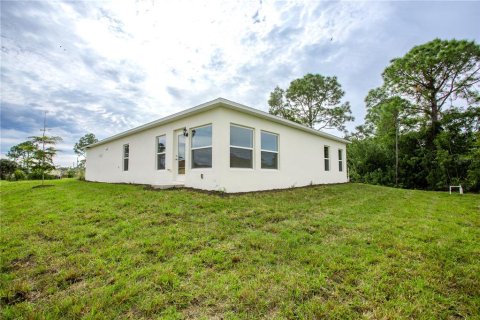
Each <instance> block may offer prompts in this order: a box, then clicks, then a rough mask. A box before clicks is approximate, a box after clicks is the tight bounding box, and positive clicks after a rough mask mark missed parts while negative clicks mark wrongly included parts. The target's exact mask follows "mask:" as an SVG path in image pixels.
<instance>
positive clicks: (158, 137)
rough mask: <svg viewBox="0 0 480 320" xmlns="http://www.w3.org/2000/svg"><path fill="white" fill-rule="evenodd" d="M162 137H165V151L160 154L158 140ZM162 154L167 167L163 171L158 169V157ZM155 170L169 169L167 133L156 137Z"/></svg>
mask: <svg viewBox="0 0 480 320" xmlns="http://www.w3.org/2000/svg"><path fill="white" fill-rule="evenodd" d="M161 137H165V146H164V147H165V149H164V150H163V152H158V140H159V139H160V138H161ZM162 154H163V155H165V167H164V168H163V169H161V168H158V156H159V155H162ZM155 168H156V170H157V171H160V170H166V169H167V135H166V134H165V133H164V134H161V135H159V136H156V137H155Z"/></svg>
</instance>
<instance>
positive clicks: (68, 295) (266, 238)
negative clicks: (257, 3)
mask: <svg viewBox="0 0 480 320" xmlns="http://www.w3.org/2000/svg"><path fill="white" fill-rule="evenodd" d="M48 183H53V184H54V186H53V187H49V188H36V189H32V186H34V185H37V184H38V182H2V183H1V242H0V249H1V264H0V267H1V284H0V297H1V311H0V312H1V316H0V317H1V318H3V319H13V318H80V317H84V318H96V319H97V318H104V319H113V318H132V319H141V318H145V319H150V318H162V317H164V318H171V319H174V318H175V319H177V318H178V319H184V318H187V319H188V318H217V319H221V318H225V319H237V318H240V319H246V318H250V319H253V318H290V319H292V318H298V319H314V318H335V319H345V318H352V319H353V318H366V319H396V318H416V319H456V318H477V319H478V318H480V311H479V310H480V196H479V195H470V194H467V195H464V196H460V195H458V194H455V195H449V194H448V193H440V192H424V191H412V190H398V189H392V188H386V187H379V186H370V185H361V184H345V185H333V186H318V187H311V188H303V189H293V190H286V191H280V192H265V193H256V194H246V195H235V196H226V197H222V196H220V195H209V194H205V193H199V192H195V191H190V190H165V191H149V190H144V188H143V187H142V186H132V185H109V184H102V183H88V182H79V181H75V180H62V181H54V182H50V181H49V182H48Z"/></svg>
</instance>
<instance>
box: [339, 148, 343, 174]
mask: <svg viewBox="0 0 480 320" xmlns="http://www.w3.org/2000/svg"><path fill="white" fill-rule="evenodd" d="M338 171H340V172H342V171H343V150H342V149H338Z"/></svg>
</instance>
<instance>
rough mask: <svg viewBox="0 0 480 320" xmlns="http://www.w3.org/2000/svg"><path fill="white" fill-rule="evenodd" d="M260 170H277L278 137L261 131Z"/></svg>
mask: <svg viewBox="0 0 480 320" xmlns="http://www.w3.org/2000/svg"><path fill="white" fill-rule="evenodd" d="M261 136H262V142H261V145H262V146H261V149H262V150H261V152H262V161H261V162H262V169H278V135H277V134H274V133H269V132H264V131H262V134H261Z"/></svg>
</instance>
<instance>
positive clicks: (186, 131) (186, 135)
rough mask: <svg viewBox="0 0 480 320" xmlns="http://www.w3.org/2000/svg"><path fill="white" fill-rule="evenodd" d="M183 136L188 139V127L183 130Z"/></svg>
mask: <svg viewBox="0 0 480 320" xmlns="http://www.w3.org/2000/svg"><path fill="white" fill-rule="evenodd" d="M183 135H184V136H185V137H188V130H187V128H186V127H185V128H183Z"/></svg>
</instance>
